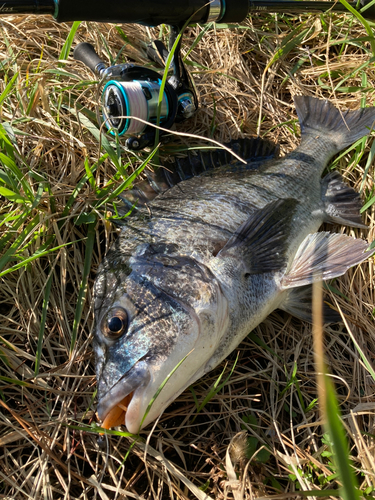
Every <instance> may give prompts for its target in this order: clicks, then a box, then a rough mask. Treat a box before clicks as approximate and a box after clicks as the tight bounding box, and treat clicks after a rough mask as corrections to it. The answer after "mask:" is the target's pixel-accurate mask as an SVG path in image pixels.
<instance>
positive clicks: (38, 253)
mask: <svg viewBox="0 0 375 500" xmlns="http://www.w3.org/2000/svg"><path fill="white" fill-rule="evenodd" d="M73 243H75V242H72V241H69V242H68V243H63V244H62V245H59V246H57V247H54V248H49V249H47V250H44V249H43V246H42V247H40V248H39V249H38V250H37V251H36V252H35V253H33V255H31V256H30V257H28V258H23V259H22V262H19V263H18V264H15V265H14V266H12V267H10V268H9V269H6V270H5V271H2V272H0V278H1V277H3V276H5V275H6V274H9V273H13V272H14V271H17V270H18V269H21V267H25V266H27V265H28V264H30V263H31V262H33V261H34V260H36V259H40V258H41V257H45V256H46V255H50V254H51V253H53V252H56V251H57V250H60V249H61V248H64V247H67V246H69V245H72V244H73ZM12 255H13V254H12Z"/></svg>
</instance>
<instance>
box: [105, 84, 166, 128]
mask: <svg viewBox="0 0 375 500" xmlns="http://www.w3.org/2000/svg"><path fill="white" fill-rule="evenodd" d="M160 84H161V81H160V80H159V81H158V82H153V81H149V80H148V81H145V80H143V81H142V80H134V81H132V82H124V81H122V82H121V81H116V80H110V81H109V82H108V83H107V84H106V85H105V87H104V89H103V93H102V113H103V120H104V122H105V126H106V127H107V129H108V131H109V132H110V133H111V134H114V133H115V132H114V130H113V129H115V130H116V131H117V133H118V135H120V136H122V135H138V134H142V133H143V132H145V130H146V128H147V126H148V125H147V123H144V122H151V123H156V121H157V115H158V99H159V94H160ZM170 108H171V106H170V104H169V100H168V96H167V93H166V91H164V92H163V97H162V103H161V112H160V119H159V124H160V125H163V124H164V123H165V122H167V121H168V118H169V117H170ZM135 117H137V118H139V120H137V119H136V118H135Z"/></svg>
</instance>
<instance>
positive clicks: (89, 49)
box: [73, 42, 106, 75]
mask: <svg viewBox="0 0 375 500" xmlns="http://www.w3.org/2000/svg"><path fill="white" fill-rule="evenodd" d="M73 57H74V59H76V60H77V61H81V62H83V64H85V65H86V66H87V67H88V68H90V69H91V71H92V72H93V73H96V74H98V75H99V74H100V72H101V71H102V70H104V69H105V68H106V65H105V64H104V62H103V61H102V60H101V59H100V57H99V56H98V54H97V53H96V52H95V49H94V47H93V46H92V45H91V43H87V42H82V43H79V44H78V45H77V46H76V47H75V49H74V51H73Z"/></svg>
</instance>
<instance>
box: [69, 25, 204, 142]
mask: <svg viewBox="0 0 375 500" xmlns="http://www.w3.org/2000/svg"><path fill="white" fill-rule="evenodd" d="M177 34H178V30H177V28H172V29H171V35H170V40H169V45H170V47H172V46H173V44H174V42H175V39H176V36H177ZM147 55H148V56H149V58H150V59H151V60H153V61H155V62H158V63H161V64H165V63H166V61H167V58H168V55H169V53H168V50H167V48H166V47H165V46H164V44H163V43H162V42H161V41H160V40H155V41H154V42H153V43H152V44H150V45H149V46H148V50H147ZM74 58H75V59H77V60H79V61H81V62H83V63H84V64H85V65H86V66H87V67H88V68H90V69H91V70H92V71H93V72H94V73H95V74H96V75H97V76H98V77H99V78H100V80H101V82H102V83H103V84H104V88H103V90H102V95H101V119H102V120H103V122H104V125H105V127H106V128H107V130H108V132H109V133H110V134H112V135H114V134H118V135H119V136H124V137H126V147H127V148H128V149H132V150H139V149H142V148H144V147H146V146H148V145H150V144H153V143H154V141H155V127H153V126H152V125H149V124H148V123H147V122H149V123H152V124H156V123H157V124H158V125H160V126H161V127H163V128H164V129H170V128H171V127H172V126H173V124H174V123H175V122H181V121H183V120H186V119H187V118H190V117H191V116H193V114H194V113H195V111H196V110H197V108H198V99H197V94H196V91H195V88H194V85H193V82H192V80H191V78H190V76H189V74H188V72H187V71H186V68H185V66H184V64H183V61H182V58H181V54H180V44H178V46H177V48H176V50H175V52H174V56H173V61H172V65H171V66H172V68H173V75H172V76H171V77H169V78H168V80H167V81H166V82H165V86H164V90H163V93H162V96H161V105H160V111H159V96H160V90H161V84H162V75H160V74H159V73H157V72H156V71H154V70H152V69H149V68H144V67H142V66H136V65H134V64H117V65H116V66H110V67H106V65H105V64H104V62H103V61H102V60H101V59H100V58H99V56H98V54H97V53H96V52H95V49H94V47H93V46H92V45H91V44H89V43H86V42H83V43H80V44H79V45H77V46H76V48H75V49H74ZM163 135H165V132H164V131H160V132H159V136H160V137H162V136H163Z"/></svg>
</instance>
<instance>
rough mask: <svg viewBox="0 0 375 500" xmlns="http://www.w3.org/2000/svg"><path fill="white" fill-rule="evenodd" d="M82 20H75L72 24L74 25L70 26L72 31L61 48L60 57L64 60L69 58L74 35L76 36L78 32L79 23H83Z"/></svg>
mask: <svg viewBox="0 0 375 500" xmlns="http://www.w3.org/2000/svg"><path fill="white" fill-rule="evenodd" d="M81 22H82V21H75V22H74V23H73V24H72V27H71V28H70V33H69V35H68V36H67V39H66V40H65V43H64V45H63V48H62V49H61V52H60V56H59V59H62V60H64V61H65V60H66V59H68V57H69V52H70V49H71V48H72V45H73V40H74V37H75V34H76V31H77V29H78V27H79V25H80V24H81Z"/></svg>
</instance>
